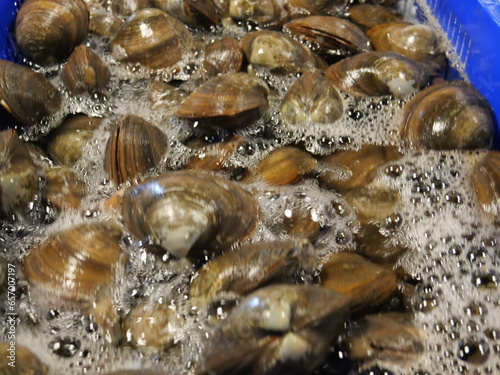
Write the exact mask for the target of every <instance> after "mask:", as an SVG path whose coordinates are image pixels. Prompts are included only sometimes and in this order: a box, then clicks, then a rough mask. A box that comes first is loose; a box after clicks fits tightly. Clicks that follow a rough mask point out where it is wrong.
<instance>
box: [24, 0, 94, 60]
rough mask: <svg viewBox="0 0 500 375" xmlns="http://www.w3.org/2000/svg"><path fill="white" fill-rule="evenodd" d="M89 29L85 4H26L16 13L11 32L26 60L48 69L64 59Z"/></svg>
mask: <svg viewBox="0 0 500 375" xmlns="http://www.w3.org/2000/svg"><path fill="white" fill-rule="evenodd" d="M88 29H89V11H88V9H87V5H86V4H85V1H84V0H27V1H25V2H24V3H23V5H22V6H21V9H19V13H18V14H17V17H16V24H15V30H14V32H15V38H16V43H17V45H18V46H19V49H20V50H21V52H22V53H23V54H24V55H25V56H27V57H28V58H29V59H31V60H33V61H35V62H37V63H40V64H46V65H51V64H54V63H56V62H58V61H60V60H62V59H65V58H67V57H68V56H69V55H70V54H71V52H72V51H73V49H74V48H75V47H76V46H77V45H79V44H80V43H82V41H83V39H84V38H85V37H86V36H87V32H88Z"/></svg>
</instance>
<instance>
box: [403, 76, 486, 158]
mask: <svg viewBox="0 0 500 375" xmlns="http://www.w3.org/2000/svg"><path fill="white" fill-rule="evenodd" d="M493 129H494V125H493V118H492V114H491V109H490V107H489V104H488V103H487V101H486V99H484V98H483V97H482V96H481V94H480V93H479V92H478V91H477V90H476V89H474V88H473V87H472V86H470V85H468V84H466V83H464V82H462V81H454V82H445V83H440V84H435V85H432V86H430V87H428V88H426V89H425V90H422V91H421V92H419V93H418V94H417V95H416V96H415V97H414V98H412V99H411V100H410V101H409V102H408V103H407V104H406V106H405V109H404V115H403V120H402V122H401V127H400V137H401V139H402V140H403V142H404V143H405V144H406V145H407V146H408V147H410V148H415V149H433V150H448V149H477V148H489V147H490V146H491V144H492V142H493V134H494V133H493Z"/></svg>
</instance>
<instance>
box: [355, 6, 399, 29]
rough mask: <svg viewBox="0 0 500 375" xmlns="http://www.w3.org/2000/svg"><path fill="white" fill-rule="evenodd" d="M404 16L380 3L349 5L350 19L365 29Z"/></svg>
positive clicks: (395, 20) (394, 20) (396, 20)
mask: <svg viewBox="0 0 500 375" xmlns="http://www.w3.org/2000/svg"><path fill="white" fill-rule="evenodd" d="M402 18H403V16H402V15H400V14H398V13H396V12H395V11H394V10H393V9H391V8H389V7H385V6H382V5H378V4H358V5H353V6H350V7H349V20H350V21H351V22H354V23H355V24H357V25H358V26H360V27H361V28H363V29H364V30H368V29H371V28H372V27H374V26H377V25H382V24H384V23H390V22H398V21H401V19H402Z"/></svg>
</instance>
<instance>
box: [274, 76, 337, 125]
mask: <svg viewBox="0 0 500 375" xmlns="http://www.w3.org/2000/svg"><path fill="white" fill-rule="evenodd" d="M343 113H344V109H343V103H342V98H341V97H340V94H339V93H338V91H337V89H336V88H335V87H334V86H333V85H332V83H331V82H330V81H329V80H328V79H327V78H325V76H324V75H323V74H321V73H320V72H306V73H304V74H303V75H302V76H301V77H300V78H299V79H297V81H295V83H294V84H293V85H292V86H290V88H289V89H288V91H287V93H286V96H285V98H284V99H283V104H282V105H281V111H280V115H281V118H282V120H283V121H284V123H285V124H287V125H293V126H303V125H308V124H311V123H314V124H325V125H326V124H329V125H331V124H332V123H333V122H335V121H337V120H338V119H339V118H341V117H342V115H343Z"/></svg>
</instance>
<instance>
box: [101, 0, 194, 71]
mask: <svg viewBox="0 0 500 375" xmlns="http://www.w3.org/2000/svg"><path fill="white" fill-rule="evenodd" d="M192 43H193V40H192V36H191V34H190V32H189V31H188V29H187V28H186V26H185V25H184V24H183V23H182V22H181V21H179V20H177V19H176V18H174V17H172V16H170V15H169V14H167V13H165V12H163V11H161V10H159V9H153V8H147V9H142V10H139V11H137V12H136V13H134V14H133V15H132V16H131V17H130V18H129V19H128V20H127V21H126V22H125V23H124V24H123V25H122V26H121V27H120V30H118V32H117V34H116V35H115V36H114V38H113V39H112V40H111V42H110V52H111V54H112V55H113V56H114V57H115V58H116V59H117V60H119V61H121V62H123V63H131V64H141V65H143V66H145V67H147V68H150V69H164V68H170V67H173V66H174V65H176V64H177V63H179V62H180V61H181V60H182V59H183V58H184V57H185V55H186V54H187V53H188V51H189V50H190V48H191V45H192Z"/></svg>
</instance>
